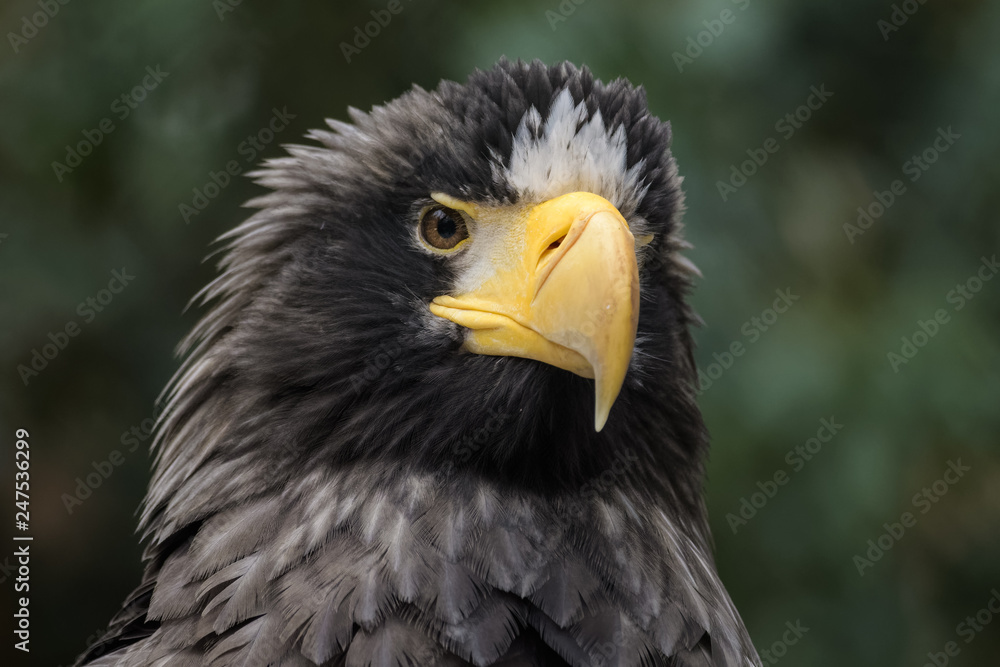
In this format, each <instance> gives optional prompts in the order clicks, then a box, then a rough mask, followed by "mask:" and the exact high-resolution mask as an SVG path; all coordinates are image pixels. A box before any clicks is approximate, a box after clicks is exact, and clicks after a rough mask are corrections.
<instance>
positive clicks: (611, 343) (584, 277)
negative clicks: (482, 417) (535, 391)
mask: <svg viewBox="0 0 1000 667" xmlns="http://www.w3.org/2000/svg"><path fill="white" fill-rule="evenodd" d="M475 209H476V210H475V211H470V213H473V214H477V213H478V212H479V211H480V209H479V208H478V207H475ZM466 210H469V209H466ZM491 222H492V224H503V222H506V223H507V224H506V225H504V226H505V227H506V228H507V231H506V232H505V233H503V234H484V235H483V237H484V240H485V239H487V238H492V241H491V242H492V243H493V245H495V246H497V247H496V248H494V249H493V251H492V252H490V253H489V261H488V262H487V263H486V264H487V266H488V267H489V268H488V270H486V271H485V275H484V276H483V277H482V279H481V280H480V281H479V283H478V286H477V287H476V288H475V289H472V290H470V291H468V292H466V293H463V294H459V295H456V296H439V297H437V298H436V299H434V301H433V302H432V303H431V306H430V309H431V312H432V313H434V314H435V315H437V316H439V317H443V318H445V319H448V320H451V321H452V322H455V323H456V324H459V325H461V326H463V327H466V328H468V329H469V333H468V335H467V337H466V340H465V345H464V347H465V348H466V349H467V350H469V351H470V352H475V353H478V354H488V355H498V356H513V357H524V358H526V359H535V360H537V361H541V362H544V363H547V364H551V365H553V366H557V367H559V368H562V369H565V370H567V371H570V372H572V373H576V374H577V375H581V376H583V377H587V378H594V401H595V402H594V428H595V429H596V430H598V431H600V430H601V429H602V428H604V424H605V423H606V422H607V420H608V414H609V413H610V411H611V406H612V405H613V404H614V402H615V399H616V398H617V397H618V393H619V391H621V387H622V383H623V382H624V381H625V373H626V372H627V371H628V366H629V361H630V360H631V358H632V349H633V347H634V345H635V332H636V326H637V323H638V320H639V270H638V267H637V265H636V258H635V239H634V237H633V236H632V233H631V232H630V231H629V228H628V223H627V222H626V221H625V219H624V218H623V217H622V215H621V213H619V212H618V209H616V208H615V207H614V205H612V204H611V202H609V201H608V200H606V199H604V198H603V197H599V196H597V195H594V194H591V193H587V192H574V193H570V194H567V195H562V196H561V197H556V198H555V199H551V200H549V201H546V202H544V203H542V204H539V205H537V206H535V207H533V208H530V209H527V210H526V211H524V212H523V213H520V214H518V215H517V216H516V217H515V218H514V219H513V220H511V219H510V218H509V217H505V218H504V220H503V222H500V221H491ZM483 224H486V223H483ZM475 241H476V238H475V235H474V237H473V242H475Z"/></svg>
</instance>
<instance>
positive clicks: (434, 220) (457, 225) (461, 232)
mask: <svg viewBox="0 0 1000 667" xmlns="http://www.w3.org/2000/svg"><path fill="white" fill-rule="evenodd" d="M420 236H421V238H423V240H424V241H425V242H426V243H427V245H429V246H431V247H432V248H437V249H438V250H452V249H454V248H455V247H457V246H458V244H459V243H461V242H462V241H464V240H465V239H467V238H469V229H468V227H466V225H465V219H464V218H463V217H462V214H461V213H459V212H458V211H455V210H453V209H450V208H447V207H445V206H434V207H432V208H429V209H427V210H426V211H424V214H423V217H421V218H420Z"/></svg>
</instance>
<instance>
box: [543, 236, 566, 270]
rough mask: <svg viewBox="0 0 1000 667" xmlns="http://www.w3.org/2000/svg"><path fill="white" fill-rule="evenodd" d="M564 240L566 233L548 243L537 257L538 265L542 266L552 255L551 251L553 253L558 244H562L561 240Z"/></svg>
mask: <svg viewBox="0 0 1000 667" xmlns="http://www.w3.org/2000/svg"><path fill="white" fill-rule="evenodd" d="M565 240H566V235H565V234H563V235H562V236H560V237H559V238H557V239H556V240H555V241H553V242H552V243H550V244H549V247H547V248H546V249H545V252H543V253H542V254H541V256H540V257H539V258H538V265H539V266H543V265H544V264H545V263H546V262H547V261H548V260H549V258H550V257H552V255H553V253H555V251H556V250H559V246H561V245H562V244H563V241H565Z"/></svg>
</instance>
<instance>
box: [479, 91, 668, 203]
mask: <svg viewBox="0 0 1000 667" xmlns="http://www.w3.org/2000/svg"><path fill="white" fill-rule="evenodd" d="M577 128H579V129H577ZM626 144H627V138H626V136H625V128H624V127H623V126H621V125H619V126H618V127H617V128H615V129H614V131H610V130H608V128H606V127H605V126H604V119H603V118H602V117H601V112H600V110H598V111H597V112H596V113H595V114H594V116H593V117H592V118H591V119H590V120H589V121H588V120H587V106H586V105H585V104H584V103H583V102H581V103H580V104H577V105H575V106H574V104H573V96H572V95H571V94H570V92H569V90H568V89H563V90H562V91H561V92H560V93H559V94H558V95H556V97H555V100H554V101H553V102H552V106H551V108H550V110H549V115H548V118H546V120H545V123H544V125H543V123H542V118H541V114H539V113H538V109H536V108H535V107H531V108H530V109H528V111H527V112H526V113H525V114H524V117H522V118H521V122H520V124H519V126H518V128H517V133H516V134H515V135H514V146H513V150H512V151H511V156H510V164H509V165H507V166H504V165H503V164H502V162H501V160H500V159H499V158H498V156H496V155H494V156H493V158H494V160H493V166H492V170H493V178H494V179H496V180H497V181H499V182H506V183H508V184H510V186H511V187H513V188H514V189H515V191H516V192H517V193H518V194H519V195H520V197H521V199H522V200H527V201H531V202H541V201H546V200H548V199H552V198H553V197H558V196H559V195H564V194H567V193H569V192H579V191H583V192H592V193H594V194H597V195H600V196H602V197H604V198H605V199H607V200H608V201H610V202H611V203H612V204H614V205H615V207H616V208H617V209H618V210H619V211H621V213H622V215H623V216H625V218H626V219H629V220H631V218H632V216H633V215H634V214H635V211H636V209H637V208H638V206H639V203H640V202H641V201H642V198H643V196H644V195H645V194H646V190H647V188H648V185H643V184H641V183H640V182H639V174H640V173H641V172H642V169H643V163H644V162H645V160H640V161H639V162H638V163H636V164H635V165H633V166H632V168H631V169H629V168H627V167H626V164H627V159H626V156H627V145H626Z"/></svg>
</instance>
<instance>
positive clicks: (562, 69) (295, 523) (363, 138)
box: [78, 60, 760, 667]
mask: <svg viewBox="0 0 1000 667" xmlns="http://www.w3.org/2000/svg"><path fill="white" fill-rule="evenodd" d="M350 117H351V120H352V123H350V124H348V123H344V122H341V121H329V123H328V124H329V128H330V129H329V130H316V131H313V132H311V133H310V134H309V138H310V139H311V140H313V141H314V142H315V145H312V146H293V147H289V149H288V156H286V157H281V158H276V159H272V160H269V161H268V162H267V163H266V165H265V166H264V168H262V169H261V170H260V171H257V172H255V173H254V174H253V175H254V177H255V178H256V180H257V182H258V183H260V184H261V185H262V186H264V187H267V188H269V189H270V192H269V194H265V195H262V196H260V197H258V198H256V199H255V200H253V201H252V202H250V205H251V206H253V207H255V208H256V209H258V210H257V211H256V212H255V213H254V214H253V215H252V216H251V217H250V218H249V219H248V220H247V221H246V222H245V223H243V224H242V225H241V226H239V227H238V228H236V229H234V230H233V231H231V232H229V233H228V234H226V235H224V236H223V237H222V240H223V243H224V247H223V254H222V259H221V261H220V264H219V268H220V274H219V277H218V278H217V279H216V280H215V281H214V282H213V283H211V284H210V285H208V286H207V287H206V288H205V289H204V290H203V291H202V292H201V293H200V294H199V295H198V296H197V297H196V300H197V301H198V302H199V303H200V304H202V305H205V304H209V303H210V304H211V306H210V307H209V309H208V311H207V314H206V315H205V316H204V318H203V319H202V320H201V322H200V323H199V324H198V325H197V326H196V327H195V328H194V330H193V331H192V333H191V334H190V335H189V336H188V337H187V338H186V339H185V340H184V341H183V343H182V345H181V353H182V354H185V355H186V359H185V361H184V363H183V365H182V367H181V368H180V370H179V371H178V374H177V375H176V377H175V379H174V380H173V381H172V383H171V385H170V386H169V387H168V390H167V400H168V405H167V409H166V411H165V413H164V416H163V417H162V418H161V421H160V423H159V424H158V432H157V433H158V436H157V440H156V445H155V446H156V461H155V470H154V476H153V480H152V483H151V486H150V490H149V493H148V496H147V498H146V502H145V504H144V507H143V511H142V517H141V527H142V530H143V537H144V540H145V542H146V545H147V546H146V552H145V555H144V558H145V561H146V573H145V577H144V580H143V582H142V584H141V585H140V587H139V588H138V589H137V590H136V592H135V593H134V594H133V595H132V596H131V597H130V599H129V600H128V601H127V602H126V604H125V606H124V608H123V610H122V611H121V612H120V613H119V614H118V616H116V618H115V619H114V620H113V621H112V623H111V626H110V628H109V631H108V633H107V635H106V636H105V637H104V638H103V639H102V640H100V642H98V643H97V644H96V645H95V646H93V647H91V648H90V649H89V650H88V651H87V652H86V653H85V654H84V655H83V656H81V658H80V661H79V663H78V664H85V665H108V666H111V665H115V666H120V667H125V666H129V665H150V664H163V665H296V666H299V665H344V666H346V667H356V666H364V667H369V666H370V667H389V666H393V665H469V664H471V665H477V666H484V665H506V666H509V667H513V666H514V665H524V666H531V665H537V666H539V667H541V666H553V665H555V666H560V665H574V666H586V665H595V666H601V667H603V666H611V665H617V666H621V667H624V666H632V665H643V666H652V665H670V666H674V667H695V666H702V665H705V666H709V665H711V666H714V667H722V666H727V667H729V666H740V667H745V666H748V665H749V666H751V667H752V666H754V665H759V664H760V662H759V659H758V658H757V655H756V653H755V651H754V649H753V646H752V644H751V643H750V640H749V637H748V635H747V633H746V630H745V628H744V626H743V623H742V621H741V620H740V617H739V615H738V613H737V611H736V609H735V608H734V606H733V605H732V603H731V601H730V599H729V597H728V595H727V593H726V591H725V589H724V587H723V585H722V583H721V582H720V580H719V577H718V575H717V573H716V571H715V566H714V563H713V559H712V554H711V537H710V534H709V529H708V523H707V519H706V512H705V507H704V504H703V501H702V497H701V494H702V478H703V467H704V456H705V454H706V449H707V436H706V432H705V428H704V425H703V423H702V419H701V415H700V413H699V411H698V408H697V405H696V401H695V390H694V387H695V384H694V383H695V382H696V379H695V367H694V362H693V357H692V341H691V337H690V333H689V327H690V325H691V324H692V323H694V322H695V316H694V314H693V313H692V312H691V311H690V309H689V308H688V307H687V306H686V305H685V301H684V297H685V294H686V292H687V291H688V289H689V287H690V279H691V275H692V272H693V271H696V269H694V268H693V265H691V264H690V262H689V261H688V260H686V259H684V258H683V257H681V255H680V253H681V252H682V251H683V250H684V249H685V248H686V247H687V246H686V244H685V243H684V242H683V240H682V239H681V223H680V216H681V211H682V199H683V196H682V193H681V190H680V178H679V176H678V175H677V168H676V165H675V163H674V160H673V157H672V156H671V153H670V150H669V145H670V128H669V125H668V124H666V123H664V122H662V121H660V120H658V119H657V118H655V117H654V116H652V115H651V114H650V113H649V111H648V109H647V107H646V101H645V95H644V93H643V91H642V89H641V88H634V87H633V86H631V85H630V84H628V83H627V82H625V81H621V80H620V81H614V82H611V83H608V84H604V83H601V82H599V81H597V80H596V79H594V77H593V76H592V74H591V73H590V72H589V71H588V70H587V69H585V68H584V69H577V68H575V67H573V66H572V65H569V64H567V63H562V64H558V65H555V66H551V67H548V66H545V65H543V64H542V63H539V62H534V63H530V64H529V63H522V62H508V61H505V60H504V61H501V62H500V63H498V64H497V66H496V67H494V68H493V69H490V70H488V71H477V72H476V73H474V74H473V75H472V76H471V77H470V79H469V81H468V82H467V83H465V84H457V83H451V82H444V83H442V84H441V85H440V86H439V87H438V88H437V89H436V90H434V91H424V90H422V89H420V88H414V89H413V90H412V91H410V92H408V93H406V94H405V95H403V96H402V97H400V98H399V99H397V100H395V101H393V102H390V103H388V104H386V105H384V106H381V107H375V108H374V109H372V111H371V112H370V113H363V112H360V111H357V110H354V109H352V110H351V111H350ZM574 191H585V192H592V193H594V194H596V195H599V196H601V197H603V198H605V199H607V200H608V201H609V202H611V204H613V205H614V206H615V207H616V209H617V210H618V211H620V212H621V214H622V215H623V216H624V218H625V219H626V220H627V223H628V227H629V229H630V231H631V232H632V233H633V234H634V236H635V238H636V239H640V238H641V239H643V242H642V243H641V244H640V243H638V242H637V244H636V251H635V252H636V262H637V265H638V269H639V274H638V275H639V285H640V297H641V306H640V310H639V315H638V323H637V325H636V326H637V331H636V334H635V347H634V350H633V352H632V356H631V360H630V362H629V365H628V373H627V375H626V376H625V380H624V384H623V385H622V387H621V390H620V393H619V394H618V397H617V400H616V402H615V404H614V407H613V410H612V412H611V415H610V418H609V420H608V421H607V424H606V425H605V426H604V428H603V430H601V431H599V432H598V431H596V430H595V428H594V420H593V411H594V409H595V408H594V382H593V381H591V380H588V379H586V378H584V377H580V376H579V375H576V374H573V373H570V372H568V371H566V370H562V369H560V368H556V367H554V366H551V365H547V364H544V363H541V362H539V361H536V360H533V359H529V358H521V357H517V356H489V355H485V354H470V353H468V352H467V351H465V349H464V348H463V347H462V345H463V340H464V338H463V337H464V336H465V333H464V332H463V330H462V327H460V326H458V325H456V324H454V323H453V322H450V321H448V320H447V319H442V318H441V317H438V316H435V315H433V314H432V313H431V312H430V311H429V310H428V304H429V303H430V302H431V300H432V299H434V298H435V297H437V296H439V295H443V294H450V293H455V292H459V291H461V290H463V289H466V288H467V287H468V286H469V285H472V284H475V283H477V282H481V281H482V275H481V273H482V270H483V269H482V266H480V265H477V264H476V262H477V260H476V259H475V258H476V254H475V251H471V250H470V251H468V252H465V253H464V254H461V255H456V256H455V257H457V259H454V260H451V259H447V258H441V257H436V256H430V255H429V254H428V253H426V252H423V251H421V249H420V248H419V247H417V244H416V241H415V237H414V231H413V230H414V224H415V222H414V221H415V220H416V216H417V215H418V213H419V211H420V210H421V209H422V208H423V207H426V206H427V205H428V204H433V201H431V200H430V199H429V197H430V193H443V195H445V196H447V197H451V198H455V199H461V200H463V201H469V202H474V203H477V204H479V205H483V206H496V207H505V206H506V207H510V206H519V205H525V206H527V205H533V204H537V203H539V202H542V201H546V200H550V199H552V198H554V197H558V196H560V195H563V194H566V193H570V192H574Z"/></svg>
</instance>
